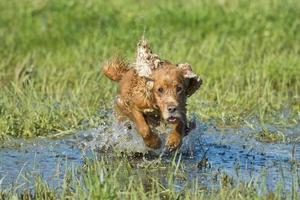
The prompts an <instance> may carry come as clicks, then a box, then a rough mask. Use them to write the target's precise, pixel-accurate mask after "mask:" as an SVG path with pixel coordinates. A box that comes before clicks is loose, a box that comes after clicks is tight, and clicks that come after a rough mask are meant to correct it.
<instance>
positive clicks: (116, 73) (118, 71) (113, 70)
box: [103, 58, 129, 81]
mask: <svg viewBox="0 0 300 200" xmlns="http://www.w3.org/2000/svg"><path fill="white" fill-rule="evenodd" d="M128 70H129V68H128V64H127V63H126V62H125V61H124V59H122V58H114V59H111V60H109V61H108V62H106V63H105V64H104V66H103V73H104V74H105V76H107V77H108V78H109V79H111V80H113V81H119V80H121V78H122V76H123V74H124V73H125V72H127V71H128Z"/></svg>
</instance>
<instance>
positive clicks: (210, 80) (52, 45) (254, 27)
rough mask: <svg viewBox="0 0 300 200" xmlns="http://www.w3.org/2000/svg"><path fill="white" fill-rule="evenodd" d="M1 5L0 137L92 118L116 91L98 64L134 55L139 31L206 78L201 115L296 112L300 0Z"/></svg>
mask: <svg viewBox="0 0 300 200" xmlns="http://www.w3.org/2000/svg"><path fill="white" fill-rule="evenodd" d="M0 9H1V13H0V43H1V46H0V96H1V98H0V137H2V138H4V137H5V136H25V137H32V136H38V135H44V136H45V135H51V134H57V133H60V132H64V131H72V130H73V129H77V128H80V127H82V123H81V122H82V121H85V122H87V123H84V124H85V126H95V125H97V124H98V123H99V120H100V119H99V117H98V116H97V112H98V111H99V110H101V109H105V108H110V107H111V101H112V99H113V97H114V96H115V93H116V84H114V83H111V82H110V81H109V80H108V79H107V78H105V77H104V76H103V75H102V74H101V64H102V63H103V62H104V61H105V60H106V59H108V58H110V57H111V56H115V55H119V54H121V55H124V56H126V57H128V59H129V60H133V59H134V53H135V46H136V43H137V41H138V40H139V38H140V37H141V35H142V34H143V32H144V31H145V33H146V37H147V38H148V40H149V41H150V43H151V45H152V48H153V50H154V52H156V53H159V54H160V55H161V57H163V58H166V59H169V60H172V61H173V62H189V63H191V64H192V66H193V69H194V70H195V71H196V72H197V73H198V74H199V75H201V77H202V78H203V80H204V84H203V86H202V88H201V91H200V92H198V93H197V94H196V95H194V96H193V97H191V98H190V100H189V109H190V110H193V112H195V113H196V114H197V115H198V116H200V117H201V118H202V119H203V120H210V119H214V120H216V121H217V123H218V124H219V125H226V126H227V125H240V124H242V123H243V122H244V121H245V120H246V121H247V120H248V119H250V118H251V117H253V116H256V117H257V118H258V119H259V120H260V122H262V123H263V122H276V123H291V122H292V123H297V122H298V120H299V112H300V107H299V105H300V103H299V93H300V92H299V91H300V83H299V82H300V81H299V80H300V79H299V77H300V57H299V53H300V49H299V48H300V46H299V43H300V35H299V32H300V14H299V9H300V2H299V1H298V0H287V1H280V0H266V1H258V0H257V1H246V0H233V1H227V0H224V1H223V0H222V1H221V0H219V1H217V0H215V1H209V0H202V1H196V0H193V1H189V2H186V1H180V0H178V1H158V0H157V1H135V0H129V1H121V0H117V1H113V2H108V1H98V0H88V1H75V0H70V1H59V0H53V1H47V0H41V1H40V0H31V1H29V0H26V1H18V0H11V1H4V0H1V1H0ZM286 110H288V111H289V115H288V116H285V115H283V114H282V113H283V111H286ZM282 121H284V122H282Z"/></svg>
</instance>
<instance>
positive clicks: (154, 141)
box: [143, 134, 161, 149]
mask: <svg viewBox="0 0 300 200" xmlns="http://www.w3.org/2000/svg"><path fill="white" fill-rule="evenodd" d="M143 139H144V142H145V144H146V145H147V146H148V147H150V148H152V149H159V148H160V146H161V140H160V138H159V137H158V135H156V134H151V135H149V136H147V137H145V138H143Z"/></svg>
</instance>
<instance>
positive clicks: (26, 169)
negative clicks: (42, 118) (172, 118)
mask: <svg viewBox="0 0 300 200" xmlns="http://www.w3.org/2000/svg"><path fill="white" fill-rule="evenodd" d="M194 120H195V122H196V124H197V127H196V128H195V129H194V130H192V131H191V133H190V134H189V135H188V136H186V137H185V138H184V141H183V145H182V147H181V148H180V153H181V154H182V161H183V163H184V164H185V165H186V173H187V175H188V176H189V177H191V178H195V177H198V180H199V181H200V183H202V184H203V185H206V186H207V187H214V186H217V185H219V180H220V174H221V175H222V174H227V175H229V177H231V178H232V179H233V181H234V182H235V183H237V182H239V181H249V180H252V181H254V182H257V183H261V182H262V180H264V183H266V185H267V187H268V189H269V190H274V189H275V188H276V186H277V185H278V184H282V185H283V186H284V188H285V189H287V190H290V189H291V187H292V181H293V179H294V178H295V175H294V174H295V171H298V172H300V170H299V166H300V164H299V162H298V161H299V160H300V143H299V142H297V141H299V136H300V125H299V124H298V125H294V126H290V127H278V126H277V127H276V126H271V125H265V126H260V125H258V124H256V125H255V123H254V124H252V125H251V127H240V128H217V127H215V126H214V125H212V124H205V123H202V122H200V121H199V120H197V119H194ZM262 130H269V131H270V132H271V133H273V132H274V133H275V132H277V133H278V132H280V133H281V134H283V135H284V140H282V141H281V142H272V143H268V142H261V141H260V140H258V139H257V134H258V133H260V132H261V131H262ZM158 131H159V132H160V133H161V137H162V139H163V140H165V139H164V136H165V134H164V133H165V132H168V131H169V130H168V127H161V128H160V129H159V130H158ZM111 147H113V148H114V149H117V150H119V151H126V152H143V153H145V152H147V151H149V149H147V147H146V146H145V145H144V143H143V142H142V139H141V138H140V137H139V136H138V134H137V133H136V132H135V131H134V130H128V129H127V128H125V126H124V125H118V124H102V125H101V126H99V127H98V128H96V129H91V130H88V131H82V132H78V133H76V134H73V135H70V136H67V137H64V138H59V139H47V138H37V139H34V140H12V141H6V142H5V143H4V144H2V145H0V187H1V188H9V187H11V186H14V187H20V188H22V187H30V186H32V185H33V180H34V177H36V176H41V177H42V178H43V179H44V180H46V181H47V182H48V183H49V184H50V186H53V187H55V186H57V184H58V183H59V182H60V181H61V180H62V178H63V175H64V173H65V169H66V168H70V166H74V167H76V166H80V165H81V164H82V163H83V158H84V157H86V156H87V157H92V156H93V152H95V151H96V152H100V155H101V152H103V151H107V150H109V149H110V148H111ZM151 153H152V154H155V155H157V156H162V157H163V159H165V160H167V159H169V158H170V157H168V156H164V155H167V151H166V150H165V149H164V147H162V148H161V149H159V150H156V151H151ZM141 162H142V161H141ZM262 177H264V178H262Z"/></svg>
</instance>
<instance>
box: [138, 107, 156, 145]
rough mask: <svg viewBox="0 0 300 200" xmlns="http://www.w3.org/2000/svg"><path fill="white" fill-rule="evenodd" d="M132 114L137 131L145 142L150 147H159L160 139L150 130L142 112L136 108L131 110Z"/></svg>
mask: <svg viewBox="0 0 300 200" xmlns="http://www.w3.org/2000/svg"><path fill="white" fill-rule="evenodd" d="M132 115H133V120H134V122H135V124H136V128H137V131H138V132H139V134H140V135H141V136H142V137H143V140H144V142H145V144H146V145H147V146H148V147H150V148H152V149H158V148H160V145H161V140H160V138H159V137H158V135H157V134H155V133H153V132H152V131H151V129H150V127H149V125H148V124H147V122H146V119H145V117H144V115H143V113H142V112H140V111H137V110H133V111H132Z"/></svg>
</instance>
